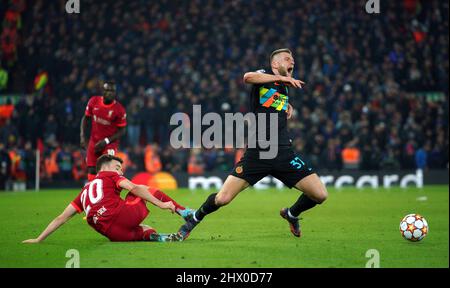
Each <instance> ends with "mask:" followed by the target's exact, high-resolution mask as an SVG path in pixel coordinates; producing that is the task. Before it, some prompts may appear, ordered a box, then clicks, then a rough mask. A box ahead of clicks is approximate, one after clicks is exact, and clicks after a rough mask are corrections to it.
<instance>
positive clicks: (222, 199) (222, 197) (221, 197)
mask: <svg viewBox="0 0 450 288" xmlns="http://www.w3.org/2000/svg"><path fill="white" fill-rule="evenodd" d="M231 200H232V198H231V197H230V196H228V195H226V194H225V193H219V194H217V195H216V201H215V203H216V205H217V206H225V205H227V204H228V203H230V202H231Z"/></svg>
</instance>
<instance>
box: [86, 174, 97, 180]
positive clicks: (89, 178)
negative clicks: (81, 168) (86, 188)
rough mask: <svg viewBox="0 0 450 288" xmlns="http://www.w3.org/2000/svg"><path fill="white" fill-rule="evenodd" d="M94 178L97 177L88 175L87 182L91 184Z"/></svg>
mask: <svg viewBox="0 0 450 288" xmlns="http://www.w3.org/2000/svg"><path fill="white" fill-rule="evenodd" d="M95 176H97V175H95V174H88V181H89V182H91V181H92V180H94V178H95Z"/></svg>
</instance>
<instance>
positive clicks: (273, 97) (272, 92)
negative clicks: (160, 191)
mask: <svg viewBox="0 0 450 288" xmlns="http://www.w3.org/2000/svg"><path fill="white" fill-rule="evenodd" d="M259 104H261V105H262V106H263V107H266V108H269V107H272V108H275V109H276V110H277V111H282V110H283V111H286V110H287V108H288V104H289V97H288V96H286V95H284V94H281V93H280V92H278V91H277V90H276V89H273V88H270V89H267V88H265V87H261V88H259Z"/></svg>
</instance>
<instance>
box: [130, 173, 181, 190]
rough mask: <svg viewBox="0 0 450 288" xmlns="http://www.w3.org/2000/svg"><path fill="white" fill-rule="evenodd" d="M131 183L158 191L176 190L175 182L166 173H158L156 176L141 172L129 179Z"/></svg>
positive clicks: (170, 175)
mask: <svg viewBox="0 0 450 288" xmlns="http://www.w3.org/2000/svg"><path fill="white" fill-rule="evenodd" d="M131 182H133V183H135V184H139V185H147V186H149V187H152V188H157V189H160V190H163V189H177V188H178V184H177V180H176V179H175V178H174V177H173V176H172V174H170V173H167V172H158V173H156V174H150V173H147V172H141V173H138V174H136V176H134V177H133V178H132V179H131Z"/></svg>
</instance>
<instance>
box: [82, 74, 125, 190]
mask: <svg viewBox="0 0 450 288" xmlns="http://www.w3.org/2000/svg"><path fill="white" fill-rule="evenodd" d="M115 99H116V85H115V83H114V82H112V81H109V82H105V84H104V85H103V96H93V97H91V99H89V102H88V104H87V107H86V111H85V114H84V116H83V118H82V119H81V128H80V146H81V148H83V149H86V148H87V153H86V162H87V166H88V180H89V181H91V180H92V179H94V177H95V175H96V174H97V173H96V171H95V165H96V162H97V159H98V157H100V156H101V155H103V154H109V155H115V154H116V152H117V149H118V148H119V139H120V137H122V136H123V135H124V134H125V131H126V130H125V126H126V125H127V120H126V117H127V114H126V112H125V108H124V107H123V106H122V105H121V104H120V103H119V102H117V100H115ZM88 119H90V120H91V123H92V124H91V136H90V139H89V141H87V139H86V130H87V127H88Z"/></svg>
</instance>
